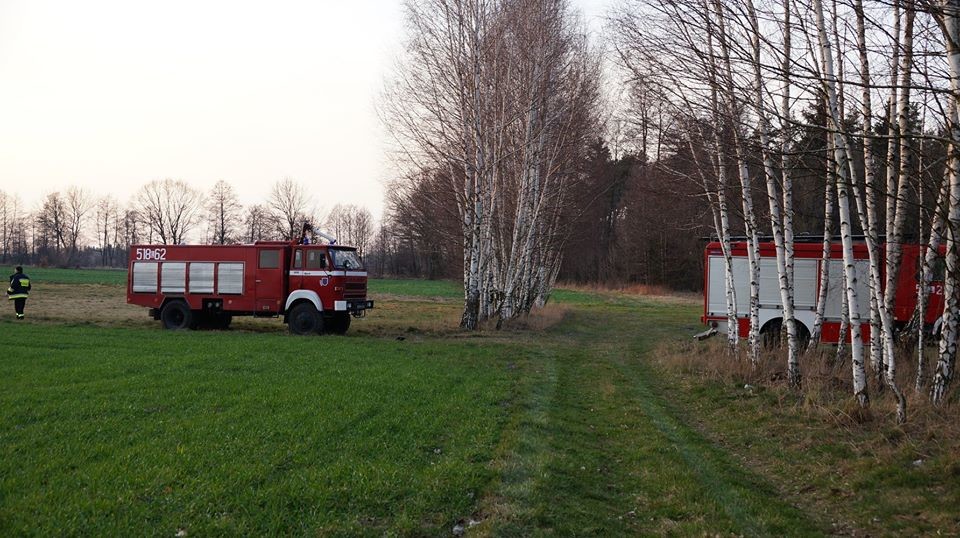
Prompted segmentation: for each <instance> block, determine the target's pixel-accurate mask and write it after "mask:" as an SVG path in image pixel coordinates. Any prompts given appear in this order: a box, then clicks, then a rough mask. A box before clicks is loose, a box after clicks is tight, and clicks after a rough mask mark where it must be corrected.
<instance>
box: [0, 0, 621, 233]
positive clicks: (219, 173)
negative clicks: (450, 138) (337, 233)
mask: <svg viewBox="0 0 960 538" xmlns="http://www.w3.org/2000/svg"><path fill="white" fill-rule="evenodd" d="M573 2H574V5H575V6H577V7H578V8H579V9H581V10H582V11H583V13H584V15H585V16H586V18H587V20H588V21H589V23H590V26H591V27H592V28H594V29H597V28H598V27H599V22H598V19H599V17H600V16H601V15H602V14H603V12H604V10H605V9H606V6H607V5H609V3H610V2H609V0H573ZM401 35H402V20H401V2H400V0H354V1H350V2H331V1H316V0H314V1H309V0H304V1H295V0H278V1H272V2H263V1H258V2H248V1H237V0H233V1H212V0H209V1H204V0H167V1H164V2H145V1H140V0H83V1H74V0H60V1H56V0H0V190H4V191H6V192H7V193H17V194H19V195H20V197H21V199H22V200H23V201H24V202H25V203H26V204H27V205H28V207H32V206H33V204H35V203H37V202H38V201H39V200H40V199H41V198H42V197H43V196H44V195H45V194H47V193H49V192H52V191H54V190H58V189H63V188H65V187H66V186H68V185H71V184H73V185H78V186H82V187H86V188H88V189H89V190H90V191H92V192H93V193H94V194H97V195H105V194H113V195H114V196H115V197H116V198H117V199H118V200H119V201H121V202H123V203H125V202H126V201H127V200H128V199H129V197H130V196H131V194H133V192H134V191H135V190H136V189H137V188H139V187H140V186H141V185H142V184H144V183H146V182H147V181H150V180H152V179H157V178H168V177H169V178H176V179H183V180H185V181H187V182H188V183H190V184H191V185H192V186H194V187H196V188H198V189H202V190H207V189H209V188H210V186H212V185H213V183H214V182H215V181H216V180H218V179H225V180H227V181H229V182H230V183H232V184H233V185H234V187H235V188H236V189H237V191H238V194H239V195H240V197H241V199H242V201H243V202H244V203H252V202H257V201H261V200H263V199H264V198H265V197H266V195H267V193H268V191H269V188H270V186H271V185H272V184H273V182H274V181H276V180H277V179H280V178H283V177H292V178H294V179H296V180H298V181H300V182H301V183H303V184H304V185H306V186H308V187H309V188H310V190H311V192H312V193H313V194H314V195H315V197H316V198H317V202H318V203H319V204H320V206H321V207H322V208H323V209H329V208H330V207H332V206H333V205H334V204H336V203H354V204H360V205H364V206H366V207H368V208H369V209H370V210H371V211H373V212H374V214H376V215H379V214H380V212H381V206H382V203H383V196H382V191H383V182H384V180H385V179H388V178H389V177H390V176H391V174H392V172H393V170H392V167H391V163H390V161H389V159H388V157H387V155H386V153H385V152H386V148H387V147H388V145H387V143H386V140H385V134H384V132H383V129H382V127H381V125H380V121H379V119H378V117H377V113H376V102H377V99H378V97H379V94H380V91H381V89H382V87H383V84H384V77H385V76H386V75H387V73H389V71H390V69H391V68H392V67H393V65H394V60H395V58H396V55H397V47H398V46H399V43H400V41H401Z"/></svg>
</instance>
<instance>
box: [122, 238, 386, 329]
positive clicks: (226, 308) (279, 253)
mask: <svg viewBox="0 0 960 538" xmlns="http://www.w3.org/2000/svg"><path fill="white" fill-rule="evenodd" d="M127 275H128V276H127V302H128V303H130V304H135V305H140V306H145V307H147V308H149V309H150V315H151V316H153V318H154V319H156V320H160V321H162V322H163V326H164V327H166V328H167V329H187V328H195V327H200V326H208V327H213V328H226V327H227V326H229V324H230V321H231V319H232V318H233V316H257V317H278V316H283V322H284V323H286V324H288V325H289V327H290V331H291V332H293V333H295V334H314V333H323V332H331V333H334V334H344V333H346V332H347V329H348V328H349V327H350V318H351V316H353V317H361V316H363V315H364V314H365V313H366V310H367V309H370V308H373V301H369V300H367V272H366V271H365V270H364V268H363V264H362V262H361V261H360V257H359V256H358V255H357V251H356V249H355V248H352V247H346V246H339V245H302V244H297V243H294V242H283V241H258V242H256V243H254V244H252V245H249V244H248V245H134V246H132V247H130V264H129V267H128V272H127Z"/></svg>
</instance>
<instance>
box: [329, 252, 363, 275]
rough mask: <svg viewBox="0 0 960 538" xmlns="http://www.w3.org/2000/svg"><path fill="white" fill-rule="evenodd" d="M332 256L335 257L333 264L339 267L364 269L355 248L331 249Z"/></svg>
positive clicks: (355, 269)
mask: <svg viewBox="0 0 960 538" xmlns="http://www.w3.org/2000/svg"><path fill="white" fill-rule="evenodd" d="M330 257H332V258H333V266H334V267H335V268H337V269H346V270H347V271H359V270H361V269H363V263H362V262H361V261H360V256H357V251H355V250H347V249H330Z"/></svg>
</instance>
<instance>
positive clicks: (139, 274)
mask: <svg viewBox="0 0 960 538" xmlns="http://www.w3.org/2000/svg"><path fill="white" fill-rule="evenodd" d="M158 269H159V265H158V264H157V262H133V291H134V293H157V270H158Z"/></svg>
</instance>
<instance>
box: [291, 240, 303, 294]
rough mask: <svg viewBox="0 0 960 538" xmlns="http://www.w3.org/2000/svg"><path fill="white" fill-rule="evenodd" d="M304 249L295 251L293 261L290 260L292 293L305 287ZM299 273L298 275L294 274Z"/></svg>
mask: <svg viewBox="0 0 960 538" xmlns="http://www.w3.org/2000/svg"><path fill="white" fill-rule="evenodd" d="M302 272H303V249H302V248H298V249H296V250H294V251H293V259H292V260H290V273H291V274H290V291H293V290H298V289H300V288H302V287H303V275H302V274H300V273H302ZM293 273H297V274H293Z"/></svg>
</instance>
